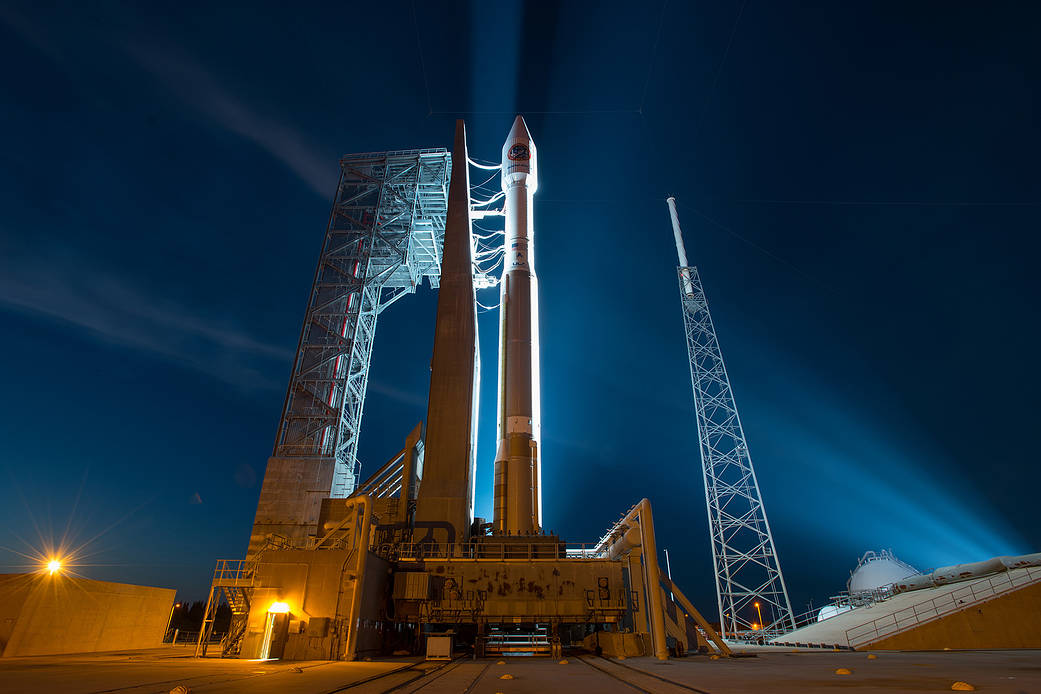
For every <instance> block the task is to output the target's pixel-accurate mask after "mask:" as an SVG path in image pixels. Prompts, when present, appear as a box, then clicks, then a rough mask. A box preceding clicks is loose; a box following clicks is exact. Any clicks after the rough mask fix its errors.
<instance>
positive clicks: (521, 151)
mask: <svg viewBox="0 0 1041 694" xmlns="http://www.w3.org/2000/svg"><path fill="white" fill-rule="evenodd" d="M506 156H507V157H508V158H509V160H510V161H528V160H529V159H531V152H529V151H528V146H527V145H522V144H516V145H514V146H513V147H510V151H509V152H507V153H506Z"/></svg>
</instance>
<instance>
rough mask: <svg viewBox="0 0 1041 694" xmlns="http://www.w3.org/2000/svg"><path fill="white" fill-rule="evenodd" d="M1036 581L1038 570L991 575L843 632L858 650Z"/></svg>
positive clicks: (1040, 572) (1040, 577)
mask: <svg viewBox="0 0 1041 694" xmlns="http://www.w3.org/2000/svg"><path fill="white" fill-rule="evenodd" d="M1037 582H1041V567H1026V568H1024V569H1014V570H1012V571H1005V572H1003V573H1000V574H994V575H992V576H989V577H988V578H987V579H986V580H982V581H973V582H971V583H968V584H967V585H965V586H962V587H961V588H956V589H955V590H952V591H950V592H948V593H944V594H943V595H939V596H937V597H935V598H932V599H930V600H924V601H922V602H920V603H917V604H915V605H911V606H910V607H905V608H904V609H902V610H897V611H896V612H894V613H892V614H889V615H886V616H884V617H879V618H878V619H873V620H871V621H870V622H865V623H864V624H858V625H857V626H855V627H850V628H849V629H847V630H846V640H847V642H848V643H849V645H850V646H852V647H854V648H858V647H860V646H863V645H865V644H869V643H874V642H875V641H879V640H880V639H883V638H885V637H887V636H892V635H894V634H898V633H900V632H903V631H906V630H908V629H910V628H912V627H915V626H918V625H919V624H925V623H927V622H932V621H935V620H937V619H940V618H941V617H945V616H947V615H949V614H952V613H954V612H957V611H959V610H963V609H965V608H966V607H970V606H972V605H976V604H979V603H981V602H985V601H987V600H990V599H992V598H995V597H998V596H999V595H1003V594H1005V593H1008V592H1011V591H1013V590H1016V589H1017V588H1022V587H1023V586H1027V585H1030V584H1032V583H1037Z"/></svg>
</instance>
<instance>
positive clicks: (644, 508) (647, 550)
mask: <svg viewBox="0 0 1041 694" xmlns="http://www.w3.org/2000/svg"><path fill="white" fill-rule="evenodd" d="M636 518H639V523H640V544H641V545H642V547H643V571H644V586H645V587H646V589H647V599H648V603H649V604H648V605H647V611H648V612H650V615H649V616H650V618H651V620H650V621H651V644H652V645H653V647H654V656H655V657H656V658H657V659H658V660H668V659H669V647H668V645H666V643H665V607H664V606H663V605H662V602H661V593H662V590H661V570H660V569H659V568H658V549H657V547H655V544H654V518H653V517H652V516H651V502H650V501H648V500H647V499H643V500H642V501H640V503H638V504H637V505H636V508H635V509H633V511H632V512H630V514H629V516H628V517H627V518H626V520H630V519H633V520H635V519H636Z"/></svg>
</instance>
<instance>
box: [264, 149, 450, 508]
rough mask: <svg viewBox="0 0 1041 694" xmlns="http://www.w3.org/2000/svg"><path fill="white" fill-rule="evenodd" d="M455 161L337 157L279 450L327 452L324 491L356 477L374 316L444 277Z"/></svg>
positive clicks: (343, 488)
mask: <svg viewBox="0 0 1041 694" xmlns="http://www.w3.org/2000/svg"><path fill="white" fill-rule="evenodd" d="M450 169H451V159H450V155H449V153H448V152H447V151H446V150H444V149H429V150H410V151H400V152H377V153H371V154H354V155H349V156H346V157H344V158H343V159H342V160H341V161H340V170H341V171H340V182H339V185H338V187H337V191H336V199H335V202H334V203H333V208H332V212H331V214H330V216H329V224H328V227H327V230H326V234H325V240H324V242H323V245H322V253H321V257H320V259H319V262H318V268H317V270H316V271H315V277H314V284H313V286H312V289H311V295H310V300H309V302H308V307H307V315H306V317H305V319H304V325H303V329H302V330H301V333H300V342H299V347H298V349H297V354H296V359H295V361H294V363H293V371H292V376H291V379H290V383H289V389H288V392H287V394H286V400H285V404H284V406H283V410H282V418H281V420H280V421H279V426H278V435H277V437H276V440H275V448H274V453H273V457H274V458H294V457H295V458H300V457H303V458H311V459H314V458H321V459H324V460H326V461H328V463H329V464H331V465H332V466H333V471H332V483H331V488H330V489H328V490H326V491H325V492H324V493H323V494H322V495H323V496H331V497H346V496H349V495H350V494H351V492H353V491H354V489H355V487H356V486H357V484H358V473H359V469H360V466H359V463H358V460H357V450H358V434H359V432H360V430H361V417H362V408H363V405H364V403H365V391H366V387H367V385H368V376H369V363H370V361H371V359H372V343H373V338H374V336H375V332H376V319H377V317H378V316H379V314H380V312H382V311H383V310H384V309H385V308H387V306H389V305H390V304H392V303H394V302H395V301H396V300H397V299H399V298H401V297H402V296H404V295H405V294H410V293H414V292H415V290H416V286H417V285H418V284H419V283H420V282H422V280H423V278H424V277H426V278H428V279H429V281H430V284H431V286H433V287H436V286H437V285H438V279H439V278H440V275H441V247H442V244H443V240H444V228H445V215H446V213H447V195H448V192H447V187H448V179H449V175H450V173H451V172H450ZM318 491H321V490H318Z"/></svg>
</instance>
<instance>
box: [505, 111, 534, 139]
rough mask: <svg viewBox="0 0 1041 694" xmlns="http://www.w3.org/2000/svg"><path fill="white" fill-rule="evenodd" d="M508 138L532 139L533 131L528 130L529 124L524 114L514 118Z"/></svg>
mask: <svg viewBox="0 0 1041 694" xmlns="http://www.w3.org/2000/svg"><path fill="white" fill-rule="evenodd" d="M506 139H508V140H530V139H531V133H529V132H528V125H527V123H525V122H524V116H517V117H516V118H514V119H513V127H512V128H510V134H509V135H507V136H506Z"/></svg>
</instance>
